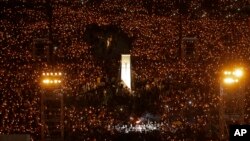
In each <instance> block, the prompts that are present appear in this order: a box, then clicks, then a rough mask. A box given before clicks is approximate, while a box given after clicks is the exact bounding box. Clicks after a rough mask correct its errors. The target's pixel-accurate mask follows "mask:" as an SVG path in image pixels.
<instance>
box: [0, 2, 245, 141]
mask: <svg viewBox="0 0 250 141" xmlns="http://www.w3.org/2000/svg"><path fill="white" fill-rule="evenodd" d="M19 2H20V3H19V4H18V3H17V4H13V3H12V2H10V1H8V0H5V1H1V4H3V5H2V6H1V7H2V8H1V10H0V12H1V13H0V14H1V15H2V18H1V19H0V29H1V30H0V37H1V38H0V41H1V44H2V45H1V49H0V65H1V68H0V121H1V122H0V134H11V133H28V134H31V135H32V136H34V138H39V137H40V132H41V119H40V117H41V115H40V114H41V113H40V94H41V90H42V89H43V88H42V87H41V86H40V85H39V83H40V79H39V76H40V75H41V73H42V72H43V71H44V70H50V69H51V66H50V65H49V64H48V63H46V62H45V61H44V60H42V59H40V58H39V57H36V56H34V54H33V50H34V46H35V42H36V40H37V39H45V40H48V39H49V38H50V37H49V32H50V31H51V32H52V41H53V52H54V53H53V54H54V62H55V63H54V64H53V69H54V70H61V71H62V72H63V73H64V74H65V81H64V83H63V89H64V90H65V95H66V99H70V100H65V101H66V104H65V107H64V108H65V131H67V134H66V135H65V136H67V137H68V138H71V137H75V140H81V139H86V140H94V138H96V136H95V135H96V134H97V133H98V134H100V135H103V136H104V137H105V138H107V140H112V139H113V138H112V136H115V137H114V138H115V139H117V138H119V137H120V136H122V135H121V134H120V133H116V131H114V130H111V129H113V128H111V127H112V126H115V125H117V124H119V123H122V122H126V123H130V122H131V121H130V119H129V118H130V117H131V116H133V117H140V116H141V115H142V114H143V113H145V112H151V113H153V114H155V115H160V116H161V119H160V120H161V121H162V122H164V123H168V124H169V126H174V127H175V128H177V129H178V130H177V132H178V133H180V134H183V136H178V135H179V134H177V133H176V134H174V133H173V134H164V133H156V135H157V136H158V135H159V134H160V137H159V138H162V139H163V138H168V139H176V138H190V139H191V140H194V139H200V138H201V136H200V135H202V134H206V135H207V136H206V137H204V138H203V139H217V138H218V135H217V134H216V132H217V131H218V130H219V128H218V117H219V114H218V106H219V105H218V103H219V76H220V73H221V70H222V69H223V68H224V67H225V66H227V65H231V64H230V63H231V62H233V63H238V64H239V65H245V66H247V65H248V64H249V59H250V58H249V56H250V55H249V52H250V50H249V45H250V38H249V34H250V30H249V26H250V22H249V16H248V15H247V10H246V7H247V5H249V1H247V0H242V1H237V0H235V1H226V0H213V2H211V3H210V2H207V1H206V0H203V1H195V2H193V1H192V2H186V3H185V1H184V3H183V4H178V3H177V2H172V1H164V0H162V1H154V0H151V1H147V2H144V1H143V0H138V1H136V2H135V1H133V0H128V1H126V2H122V1H120V0H113V1H111V0H103V1H98V2H95V1H84V0H74V1H67V0H55V1H53V2H52V3H51V5H48V4H46V1H43V0H40V1H38V0H36V1H26V0H19ZM121 2H122V4H121ZM37 3H38V4H37ZM41 3H42V4H41ZM30 5H32V6H30ZM183 5H184V7H183ZM50 6H51V8H52V9H53V10H52V22H51V23H50V22H49V18H48V12H49V10H48V7H50ZM180 8H181V10H180ZM180 13H181V16H180ZM93 23H94V24H97V25H99V26H105V25H115V26H118V27H119V28H121V29H122V31H123V32H124V33H126V34H127V35H128V37H130V38H132V39H133V43H132V49H131V51H130V54H131V59H132V77H133V92H132V93H130V92H128V91H126V90H123V89H122V86H121V85H120V82H119V81H118V80H115V79H114V80H112V81H111V80H110V79H111V78H110V77H111V74H109V72H107V70H109V67H110V66H105V65H103V64H104V63H103V62H104V61H100V60H97V59H96V58H95V57H94V56H93V54H92V52H91V48H92V46H91V45H89V44H88V43H87V42H86V41H85V39H84V37H83V36H84V32H85V30H86V26H87V25H89V24H93ZM50 24H51V25H50ZM50 26H51V27H52V29H51V30H50ZM180 39H183V40H180ZM190 45H191V48H193V50H191V51H192V52H191V54H189V53H188V52H187V50H186V49H187V47H188V46H190ZM117 61H118V62H119V60H117ZM107 67H108V68H107ZM246 83H247V81H246ZM246 86H247V85H246ZM248 89H249V88H248V87H246V91H247V90H248ZM121 93H122V94H121ZM246 94H247V95H246V97H249V94H248V93H246ZM81 102H82V103H85V104H81ZM74 103H78V104H74ZM249 114H250V108H246V117H245V121H246V122H249V121H250V119H249ZM174 123H178V124H177V125H176V124H174ZM168 129H169V128H166V130H168ZM171 133H172V132H171ZM136 135H137V134H136ZM136 135H132V136H136ZM148 136H150V137H151V135H148ZM150 137H149V138H150ZM142 138H143V135H142V136H141V138H140V139H142ZM157 138H158V137H157ZM96 139H97V138H96ZM97 140H100V139H97Z"/></svg>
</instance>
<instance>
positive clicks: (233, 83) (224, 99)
mask: <svg viewBox="0 0 250 141" xmlns="http://www.w3.org/2000/svg"><path fill="white" fill-rule="evenodd" d="M243 76H244V69H243V68H233V69H229V70H225V71H224V72H223V74H222V77H221V78H222V79H221V80H220V103H219V104H220V107H219V126H220V140H225V139H227V137H228V136H229V132H228V129H227V122H228V121H232V120H233V121H238V122H239V123H243V122H244V92H243V87H242V86H244V79H243V78H244V77H243ZM230 92H232V94H230ZM228 102H230V104H231V103H232V104H231V105H229V106H230V107H229V106H227V105H226V103H228ZM234 108H236V110H234ZM237 108H238V109H237ZM226 109H227V110H226ZM228 109H229V110H228ZM228 111H230V112H228Z"/></svg>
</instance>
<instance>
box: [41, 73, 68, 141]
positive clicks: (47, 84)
mask: <svg viewBox="0 0 250 141" xmlns="http://www.w3.org/2000/svg"><path fill="white" fill-rule="evenodd" d="M62 78H63V74H62V73H61V72H43V73H42V76H41V87H42V88H43V92H42V94H41V123H42V126H41V141H45V125H46V123H45V122H46V121H49V120H52V119H46V118H51V117H48V116H47V115H45V110H48V109H49V108H48V107H47V109H46V108H45V101H46V100H57V99H58V98H57V96H56V98H55V97H54V96H55V94H54V92H55V90H58V89H60V86H61V85H62V81H63V79H62ZM44 91H46V92H44ZM59 99H60V109H61V110H60V118H59V119H58V120H60V121H59V122H58V123H60V136H61V137H60V138H61V139H60V140H61V141H63V140H64V100H63V93H61V95H60V97H59ZM55 103H56V102H55ZM55 119H57V118H55Z"/></svg>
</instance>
